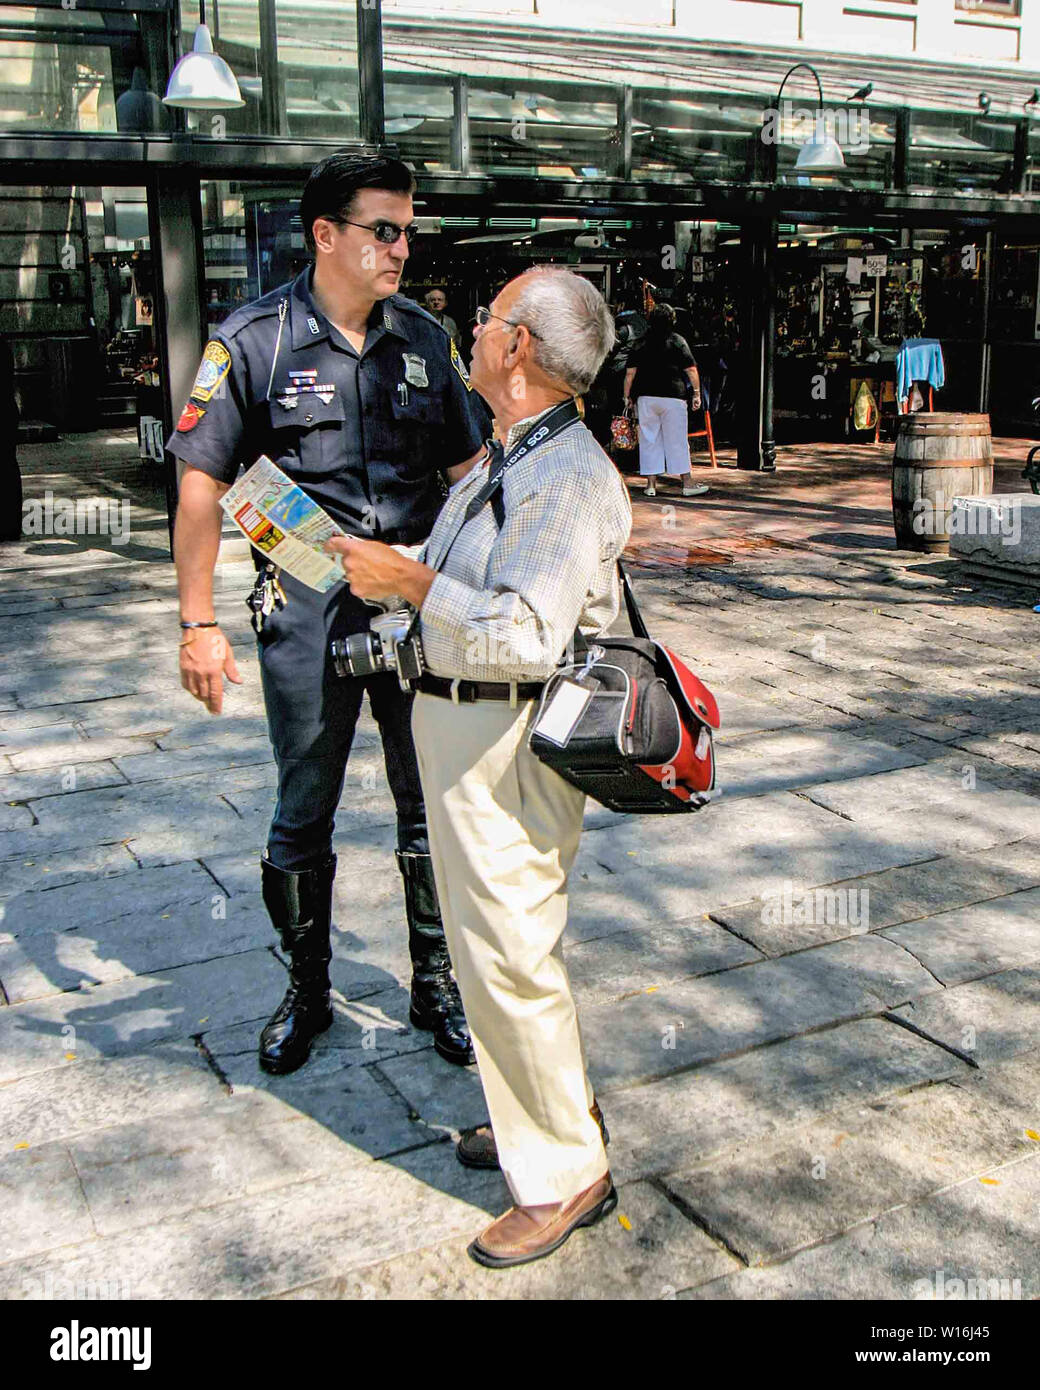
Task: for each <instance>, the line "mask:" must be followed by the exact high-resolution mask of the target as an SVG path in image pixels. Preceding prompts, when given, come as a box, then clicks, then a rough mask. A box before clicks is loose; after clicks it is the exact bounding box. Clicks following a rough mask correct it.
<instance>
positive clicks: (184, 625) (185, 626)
mask: <svg viewBox="0 0 1040 1390" xmlns="http://www.w3.org/2000/svg"><path fill="white" fill-rule="evenodd" d="M219 626H220V624H219V623H218V622H217V620H216V618H214V619H213V621H212V622H208V623H181V630H182V631H185V632H186V631H187V629H188V628H189V627H219Z"/></svg>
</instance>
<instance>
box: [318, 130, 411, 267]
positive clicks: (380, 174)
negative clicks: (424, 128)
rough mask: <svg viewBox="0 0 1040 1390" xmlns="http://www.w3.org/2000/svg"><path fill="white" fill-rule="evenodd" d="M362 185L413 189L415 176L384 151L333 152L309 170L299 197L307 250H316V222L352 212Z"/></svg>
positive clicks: (393, 190)
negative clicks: (320, 218) (360, 152)
mask: <svg viewBox="0 0 1040 1390" xmlns="http://www.w3.org/2000/svg"><path fill="white" fill-rule="evenodd" d="M361 188H381V189H384V190H385V191H386V192H387V193H414V192H415V179H414V178H413V176H412V171H411V169H409V167H408V165H407V164H402V162H401V161H400V160H399V159H387V158H385V157H383V156H382V155H380V156H376V157H372V156H370V155H361V154H330V155H329V157H328V159H323V160H322V161H321V163H320V164H316V165H315V166H314V168H313V169H312V170H311V172H310V177H309V178H308V180H307V184H306V187H305V188H304V190H303V196H302V197H301V199H300V221H301V222H302V223H303V239H304V241H305V242H306V243H307V250H308V251H310V252H311V254H312V255H313V254H314V222H315V219H316V218H318V217H328V218H336V217H342V216H343V215H344V214H349V213H350V211H351V209H352V208H353V205H354V196H355V194H356V193H357V192H358V190H359V189H361Z"/></svg>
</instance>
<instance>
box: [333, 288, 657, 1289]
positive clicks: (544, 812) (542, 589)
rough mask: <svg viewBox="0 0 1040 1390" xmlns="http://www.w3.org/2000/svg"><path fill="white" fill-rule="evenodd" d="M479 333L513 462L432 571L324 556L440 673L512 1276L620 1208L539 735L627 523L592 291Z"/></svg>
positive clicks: (443, 533) (470, 1011) (423, 737)
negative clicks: (396, 608) (575, 982)
mask: <svg viewBox="0 0 1040 1390" xmlns="http://www.w3.org/2000/svg"><path fill="white" fill-rule="evenodd" d="M475 337H476V344H475V347H474V352H473V369H472V381H473V385H474V387H475V388H476V390H477V391H479V392H480V394H481V395H482V396H483V397H484V398H485V400H486V401H487V402H488V404H489V405H490V406H491V407H492V409H493V412H494V415H495V424H496V433H497V435H498V438H499V440H500V441H501V444H499V445H492V446H491V447H490V448H489V460H488V462H487V464H486V465H481V466H479V467H474V469H473V470H472V471H471V472H470V473H469V474H468V475H467V476H466V477H464V478H463V479H461V480H460V481H459V482H458V483H456V484H455V486H454V487H453V488H452V491H451V494H450V495H449V498H448V501H447V502H446V503H445V506H444V510H443V511H442V512H441V514H440V516H439V517H438V519H437V522H436V525H435V526H434V529H433V533H432V535H431V536H430V540H429V542H428V545H427V548H426V563H420V562H417V561H412V560H408V559H405V558H403V557H401V556H399V555H398V554H396V552H394V551H392V550H389V549H388V548H387V547H385V546H381V545H378V544H376V543H374V542H364V541H356V540H342V541H334V542H330V546H331V547H333V548H335V549H337V550H339V551H340V552H341V553H342V554H343V566H344V570H345V571H346V574H347V577H348V579H349V581H350V585H351V588H352V589H353V590H354V592H355V593H356V594H359V595H360V596H362V597H367V598H379V597H384V596H386V595H389V594H403V595H404V597H405V598H407V599H408V601H409V602H410V603H411V604H413V605H414V606H415V608H417V609H418V610H419V614H420V633H421V637H422V643H423V648H424V651H425V655H426V661H427V667H428V669H427V672H426V674H424V675H423V676H422V677H421V678H420V680H419V681H418V691H419V694H417V696H416V701H415V706H414V709H413V716H412V730H413V733H414V736H415V744H416V751H417V753H418V756H419V767H420V773H421V776H422V781H423V788H424V791H425V795H426V805H427V808H428V814H429V817H430V821H429V825H430V847H431V852H432V854H433V861H434V873H435V876H436V881H437V891H438V895H439V897H440V901H441V908H442V912H443V916H444V924H445V932H446V936H447V940H448V946H449V950H450V952H451V957H452V962H453V965H454V967H455V972H456V977H457V979H458V983H459V988H460V990H461V992H462V998H463V1001H464V1004H465V1008H466V1014H467V1017H468V1019H469V1023H470V1028H471V1031H472V1035H473V1044H474V1050H475V1052H476V1055H477V1065H478V1067H479V1069H480V1077H481V1081H482V1083H483V1086H484V1095H485V1098H486V1100H487V1104H488V1110H489V1112H490V1117H491V1129H492V1131H493V1133H489V1132H488V1131H487V1129H486V1127H482V1128H481V1129H480V1130H478V1131H470V1132H469V1133H468V1134H466V1135H464V1136H463V1143H462V1146H460V1147H461V1148H463V1152H461V1153H460V1157H462V1158H463V1161H472V1157H471V1158H467V1156H466V1153H465V1146H466V1145H467V1144H468V1145H469V1146H470V1151H471V1155H472V1151H473V1149H474V1147H475V1148H477V1149H480V1148H481V1146H482V1148H483V1157H482V1158H481V1159H480V1160H479V1161H478V1162H477V1163H476V1164H475V1166H489V1165H488V1163H487V1161H486V1158H487V1156H488V1153H490V1162H491V1163H494V1161H495V1155H496V1148H497V1158H498V1161H499V1162H500V1164H501V1168H502V1171H503V1173H504V1175H505V1177H506V1181H507V1182H508V1184H509V1187H510V1190H511V1192H512V1194H513V1198H514V1202H515V1205H514V1206H513V1207H512V1208H511V1209H510V1210H509V1211H508V1212H506V1214H505V1215H504V1216H502V1217H500V1218H499V1219H498V1220H497V1221H495V1222H494V1223H493V1224H492V1225H491V1226H489V1227H488V1228H487V1229H486V1230H485V1231H484V1232H483V1233H482V1234H481V1235H480V1236H479V1237H478V1238H477V1239H476V1240H475V1241H474V1242H473V1243H472V1245H471V1246H470V1248H469V1250H470V1254H471V1255H472V1257H473V1258H474V1259H475V1260H477V1261H478V1262H479V1263H481V1264H485V1265H490V1266H494V1267H502V1266H506V1265H515V1264H523V1263H526V1262H527V1261H529V1260H536V1259H540V1258H541V1257H542V1256H544V1255H548V1254H550V1253H551V1252H552V1251H553V1250H555V1249H557V1248H558V1247H559V1246H560V1245H562V1244H563V1242H564V1241H565V1240H566V1239H567V1238H568V1236H569V1235H570V1234H571V1233H572V1232H573V1231H574V1230H576V1229H577V1227H579V1226H591V1225H592V1224H593V1223H594V1222H596V1221H598V1220H599V1219H600V1218H601V1217H602V1216H604V1215H606V1214H607V1213H608V1212H610V1211H612V1210H613V1209H614V1207H615V1206H616V1204H617V1197H616V1194H615V1192H614V1186H613V1183H612V1182H611V1178H610V1172H609V1170H608V1167H607V1158H606V1153H605V1151H604V1141H605V1133H604V1131H603V1130H602V1128H601V1123H602V1122H601V1119H600V1117H599V1113H598V1109H596V1108H595V1102H594V1099H593V1095H592V1088H591V1086H590V1085H589V1082H588V1078H587V1076H586V1072H585V1059H584V1054H583V1051H582V1044H581V1037H580V1033H579V1029H578V1020H577V1014H576V1011H575V1007H574V1001H573V999H572V997H571V992H570V984H569V981H568V977H567V971H566V968H565V966H564V962H563V955H562V948H561V937H562V934H563V930H564V926H565V925H566V920H567V876H568V874H569V872H570V869H571V866H572V864H573V862H574V857H575V854H576V853H577V849H578V840H579V836H580V833H581V822H582V812H583V807H584V796H583V794H582V793H581V792H579V791H577V790H576V789H575V788H573V787H571V786H570V785H569V784H568V783H566V782H564V781H563V779H562V778H560V777H559V776H557V774H556V773H555V772H553V771H551V770H550V769H549V768H547V767H546V766H545V765H544V764H543V763H541V762H540V761H539V760H538V759H537V758H536V757H535V756H534V754H533V753H531V751H530V749H529V748H528V734H529V732H530V726H531V724H532V721H533V720H534V718H535V717H536V711H537V699H538V695H539V693H540V691H541V688H542V685H543V684H544V682H545V680H546V679H547V677H548V676H549V675H550V674H551V672H552V670H553V668H554V667H555V666H556V664H557V662H558V661H559V659H560V657H561V655H562V654H563V652H564V649H565V647H566V645H567V643H568V641H569V639H570V638H571V637H572V635H573V633H574V631H575V629H576V628H577V627H580V628H581V630H582V632H583V633H585V634H587V635H588V634H594V633H597V632H599V631H600V630H602V629H603V628H604V627H605V626H607V625H608V624H609V623H610V622H611V621H612V620H613V619H614V617H615V616H616V614H617V611H618V602H619V595H618V588H617V581H616V564H615V562H616V560H617V557H618V556H619V554H620V553H621V550H622V548H623V547H624V545H625V542H626V540H627V538H628V534H629V530H630V528H631V523H632V513H631V508H630V505H629V500H628V493H627V491H626V489H625V486H624V484H623V483H622V481H621V479H620V478H619V477H618V474H617V472H616V470H615V469H614V467H613V466H612V464H611V463H610V461H609V459H608V458H607V456H606V455H605V454H604V453H603V451H602V449H601V448H600V447H599V445H598V444H597V443H596V441H595V440H594V439H593V437H592V435H591V434H590V433H589V432H588V430H587V429H586V428H585V426H584V424H582V422H581V419H580V417H579V413H578V411H577V408H576V406H575V403H574V397H575V396H578V395H580V394H581V393H583V392H585V391H587V390H588V388H589V385H590V384H591V382H592V380H593V378H594V377H595V375H596V372H597V371H598V370H599V367H600V365H601V363H602V362H603V359H604V358H605V356H606V355H607V352H608V351H609V350H610V348H611V346H612V344H613V341H614V327H613V322H612V320H611V317H610V314H609V312H608V310H607V306H606V305H605V303H604V302H603V299H602V297H601V296H600V294H599V292H598V291H597V290H596V289H595V288H594V287H593V286H592V285H591V284H590V283H589V282H588V281H586V280H583V279H582V278H581V277H580V276H577V275H574V274H573V273H571V272H570V271H566V270H558V269H549V268H546V269H541V270H534V271H528V272H527V273H526V274H524V275H521V276H520V277H518V278H517V279H515V280H513V281H511V282H510V283H509V284H508V285H506V286H505V288H504V289H503V290H502V292H501V294H499V295H498V297H497V298H496V299H495V301H494V303H493V304H492V306H491V308H490V310H488V309H478V310H477V328H476V330H475ZM496 476H500V477H501V487H500V489H499V490H498V492H497V494H496V495H495V497H494V498H492V499H489V500H488V501H487V503H486V504H485V505H483V506H480V505H479V499H480V498H481V497H482V496H484V495H487V493H488V492H489V490H490V489H489V484H490V481H491V479H492V478H494V477H496Z"/></svg>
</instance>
